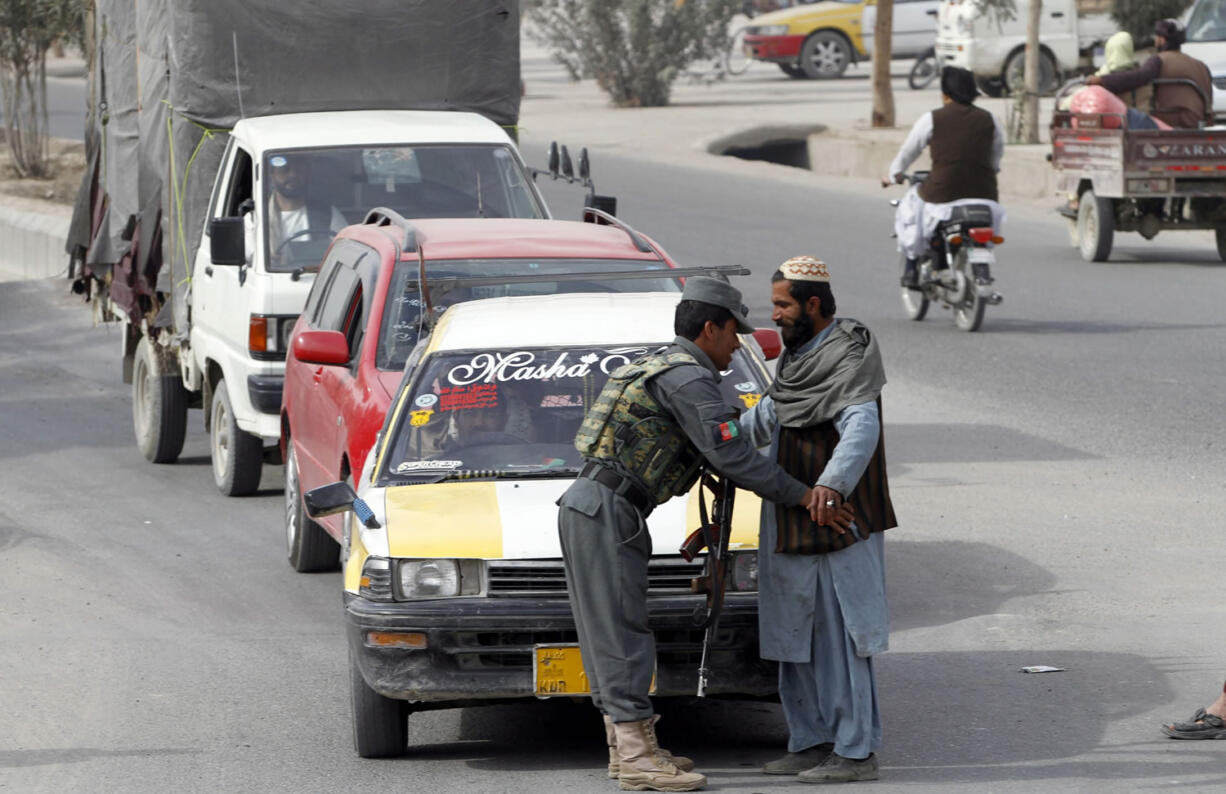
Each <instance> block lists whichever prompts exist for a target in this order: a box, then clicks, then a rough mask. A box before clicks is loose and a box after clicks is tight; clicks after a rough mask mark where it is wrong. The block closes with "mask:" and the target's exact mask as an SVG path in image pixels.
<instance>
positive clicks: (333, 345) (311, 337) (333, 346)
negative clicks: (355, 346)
mask: <svg viewBox="0 0 1226 794" xmlns="http://www.w3.org/2000/svg"><path fill="white" fill-rule="evenodd" d="M291 349H292V350H293V353H294V358H296V359H298V360H299V361H301V362H302V363H304V364H323V365H329V366H331V365H337V364H340V365H345V364H348V363H349V342H348V340H346V339H345V335H344V334H342V333H341V332H340V331H300V332H299V333H298V334H296V335H295V336H294V341H293V343H292V344H291Z"/></svg>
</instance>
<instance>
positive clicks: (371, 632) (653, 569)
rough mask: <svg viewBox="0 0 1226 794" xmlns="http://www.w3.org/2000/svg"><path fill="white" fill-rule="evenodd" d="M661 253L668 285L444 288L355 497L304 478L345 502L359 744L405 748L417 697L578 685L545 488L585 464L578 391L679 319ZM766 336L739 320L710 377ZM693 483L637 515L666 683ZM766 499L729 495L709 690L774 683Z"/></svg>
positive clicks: (678, 624)
mask: <svg viewBox="0 0 1226 794" xmlns="http://www.w3.org/2000/svg"><path fill="white" fill-rule="evenodd" d="M661 272H662V275H665V278H662V279H659V280H658V282H657V283H659V282H662V283H661V285H660V286H659V287H656V289H657V290H659V289H667V290H669V291H656V292H637V293H635V292H606V293H567V294H550V293H557V292H558V290H557V287H556V286H553V285H551V284H549V283H547V282H534V283H529V284H527V285H520V288H521V289H522V288H523V287H525V286H526V287H531V288H532V289H533V290H536V291H538V292H539V294H532V295H525V294H523V293H522V292H520V293H519V294H512V295H510V296H507V297H487V298H481V299H476V300H471V301H467V302H463V303H457V304H455V305H453V306H451V307H449V308H448V309H447V310H446V311H445V312H444V313H443V314H442V316H441V317H440V318H439V320H438V322H437V324H436V325H435V326H434V328H433V330H432V331H431V332H430V334H429V336H428V337H426V338H425V339H423V340H422V341H421V342H419V343H418V346H417V348H416V349H415V351H414V353H413V354H412V355H411V356H410V358H409V361H408V363H407V364H406V367H405V376H404V379H403V381H402V382H401V385H400V388H399V390H398V393H397V395H396V397H395V399H394V400H393V402H392V407H391V409H390V410H389V411H388V416H387V420H386V422H385V424H384V426H383V430H382V431H381V433H380V436H379V439H378V440H377V441H376V443H375V446H374V448H373V450H372V452H371V454H370V456H369V458H368V460H367V463H366V466H365V468H364V470H363V472H362V476H361V477H360V478H359V481H358V485H357V493H356V498H355V493H354V491H353V490H352V489H351V488H350V487H349V486H348V485H346V484H345V483H335V484H333V485H327V486H323V487H322V488H318V489H314V490H312V491H311V492H309V493H307V494H306V505H307V510H308V511H309V512H310V514H311V515H312V516H320V515H327V514H328V512H329V511H331V512H332V513H336V512H339V511H341V510H346V509H351V510H352V513H351V514H350V516H349V520H348V521H347V522H346V531H345V535H346V537H345V544H344V546H345V552H344V554H345V562H344V607H345V626H346V633H347V635H348V645H349V659H350V662H349V663H350V686H351V702H352V706H353V735H354V743H355V749H356V750H357V752H358V754H359V755H361V756H363V757H368V758H369V757H384V756H395V755H401V754H403V753H404V752H405V751H406V746H407V741H408V716H409V714H410V712H412V711H419V710H423V709H434V708H447V707H456V706H464V705H470V704H477V703H491V702H497V701H499V700H507V699H513V698H517V699H526V698H546V697H559V696H561V697H576V696H583V695H584V694H585V692H586V691H587V683H586V679H585V677H584V675H583V668H582V665H581V662H580V657H579V653H578V639H577V635H576V632H575V626H574V621H573V619H572V617H571V611H570V605H569V601H568V599H567V590H566V577H565V573H564V570H563V566H562V553H561V546H560V543H559V540H558V527H557V513H558V508H557V506H556V501H557V499H558V497H559V496H561V494H562V492H563V491H565V490H566V488H567V487H568V486H569V485H570V484H571V482H572V481H573V480H574V478H575V477H576V476H577V475H578V473H579V470H580V467H581V466H582V465H583V459H582V457H581V456H580V455H579V453H578V452H577V451H576V449H575V447H574V443H573V442H574V437H575V433H576V432H577V431H578V429H579V425H580V423H581V422H582V420H583V415H584V411H585V406H587V405H588V404H590V402H591V401H592V400H594V399H595V397H596V396H597V395H598V394H599V393H600V391H601V389H602V388H603V386H604V384H605V381H606V380H607V379H608V375H609V373H610V372H612V371H613V370H614V369H616V368H617V367H618V366H621V365H622V364H625V363H628V362H629V361H632V360H633V359H635V358H638V357H639V356H641V355H644V354H646V353H648V352H650V351H652V350H655V349H657V348H659V347H661V346H662V345H664V344H667V343H669V342H671V341H672V339H673V336H674V334H673V330H672V323H673V315H674V310H675V308H676V305H677V301H678V300H679V299H680V294H679V293H678V292H677V291H675V290H676V281H675V280H673V279H671V278H668V277H667V276H668V275H671V274H672V273H677V272H680V271H669V270H667V269H665V270H662V271H661ZM639 283H640V284H641V283H642V282H639ZM638 288H639V289H641V288H642V287H641V286H640V287H638ZM625 289H627V290H630V289H634V287H631V286H629V284H628V285H627V286H626V287H625ZM762 335H767V336H765V337H763V336H762ZM757 338H762V339H764V341H766V342H767V344H768V347H772V348H774V350H773V351H772V352H777V350H778V345H779V342H778V340H779V337H778V333H777V332H776V331H775V330H774V329H770V330H760V331H758V332H757V334H756V335H755V336H753V337H750V336H746V337H744V338H743V340H742V341H743V346H742V348H741V349H740V350H738V351H736V353H735V354H734V357H733V360H732V363H731V364H730V365H729V368H728V370H727V371H726V372H724V373H723V378H722V381H721V389H723V391H724V397H725V399H726V401H727V402H729V403H730V404H734V405H737V406H740V407H742V408H745V407H748V406H752V405H753V404H754V403H756V402H757V401H758V400H759V399H760V398H761V395H762V393H763V392H764V391H765V389H766V386H767V384H768V383H769V380H768V375H767V370H766V365H765V358H766V354H764V353H763V352H762V347H761V346H760V345H759V344H758V342H757ZM330 489H331V493H329V490H330ZM698 493H699V491H698V489H697V488H695V489H694V491H693V492H691V493H690V494H689V495H688V497H677V498H675V499H672V500H671V501H669V502H666V503H664V504H662V505H660V506H659V507H657V508H656V510H655V511H654V512H652V514H651V516H650V517H649V518H648V521H647V524H648V528H649V530H650V532H651V537H652V544H653V548H654V555H653V556H652V558H651V561H650V563H649V566H648V577H649V590H648V613H649V616H650V621H651V626H652V629H653V631H654V632H655V635H656V675H655V687H654V690H653V691H654V693H655V694H657V695H660V696H669V695H693V694H694V693H695V687H696V684H697V672H698V664H699V659H700V658H701V649H702V641H703V633H704V632H703V630H702V629H701V628H699V627H698V625H697V622H696V620H695V616H696V610H699V609H701V608H703V607H704V606H705V604H706V600H705V596H702V595H694V594H693V593H692V592H691V590H690V580H691V578H693V577H695V576H699V575H700V574H701V571H702V563H701V560H698V559H696V560H694V561H693V562H687V561H686V560H685V559H684V558H683V557H682V556H681V555H680V553H679V549H680V546H681V544H682V542H683V540H684V539H685V537H686V535H687V534H688V533H689V531H691V530H693V529H695V528H697V527H698V526H699V525H700V524H699V511H698V498H699V497H698ZM760 507H761V502H760V500H759V499H758V498H757V497H756V496H754V494H752V493H749V492H742V493H741V494H740V495H739V498H738V499H737V500H736V507H735V510H734V513H733V526H732V535H731V543H730V549H731V550H732V563H731V572H730V574H729V575H728V578H727V580H726V581H727V593H726V598H725V602H724V608H723V613H722V616H721V618H720V622H719V628H718V631H717V632H715V635H714V637H713V639H712V642H711V649H710V651H711V652H710V656H709V659H708V667H709V669H710V671H711V672H710V677H709V680H708V684H707V693H708V694H709V695H714V696H721V695H723V696H737V697H747V696H748V697H755V696H756V697H772V696H774V693H775V691H776V675H777V673H776V669H775V665H774V663H773V662H766V661H763V660H762V659H761V658H759V656H758V623H757V546H758V515H759V510H760Z"/></svg>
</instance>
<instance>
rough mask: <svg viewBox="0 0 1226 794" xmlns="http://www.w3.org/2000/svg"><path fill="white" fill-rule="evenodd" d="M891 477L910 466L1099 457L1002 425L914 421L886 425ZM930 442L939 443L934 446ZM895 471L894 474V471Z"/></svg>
mask: <svg viewBox="0 0 1226 794" xmlns="http://www.w3.org/2000/svg"><path fill="white" fill-rule="evenodd" d="M885 436H886V445H887V448H888V449H889V455H888V460H889V465H890V474H891V476H898V475H900V474H902V473H903V471H904V470H903V469H901V468H898V467H900V466H902V465H904V464H909V463H985V462H987V463H1002V462H1012V461H1060V460H1090V459H1093V458H1096V457H1098V456H1097V455H1092V454H1090V453H1088V452H1085V451H1083V450H1080V449H1076V448H1074V447H1069V446H1066V445H1064V444H1061V443H1059V442H1056V441H1051V440H1050V439H1046V438H1042V437H1040V436H1036V435H1032V434H1030V433H1023V432H1021V431H1019V430H1014V429H1013V428H1010V427H1004V426H1002V425H981V424H967V423H950V424H935V423H926V422H913V423H903V424H893V423H890V422H889V421H888V420H887V422H886V426H885ZM933 439H940V441H941V443H939V444H934V443H933ZM896 469H897V471H896Z"/></svg>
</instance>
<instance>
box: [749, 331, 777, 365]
mask: <svg viewBox="0 0 1226 794" xmlns="http://www.w3.org/2000/svg"><path fill="white" fill-rule="evenodd" d="M753 338H754V340H755V341H756V342H757V343H758V347H760V348H762V357H763V358H765V359H766V360H767V361H774V360H775V359H777V358H779V354H780V353H782V352H783V337H781V336H779V332H778V331H776V330H775V329H774V328H759V329H757V330H756V331H754V332H753Z"/></svg>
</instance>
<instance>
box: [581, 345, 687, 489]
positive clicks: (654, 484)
mask: <svg viewBox="0 0 1226 794" xmlns="http://www.w3.org/2000/svg"><path fill="white" fill-rule="evenodd" d="M697 363H698V362H697V361H695V360H694V357H693V356H691V355H690V354H688V353H666V354H662V355H650V356H644V357H643V358H640V359H638V360H637V361H632V362H630V363H629V364H625V365H623V366H620V367H618V368H617V369H615V370H613V374H612V375H610V376H609V382H608V383H606V384H605V387H604V389H603V390H602V391H601V392H600V396H599V397H597V398H596V402H595V403H594V404H593V405H592V406H591V408H589V409H588V412H587V415H586V416H584V417H583V424H582V425H581V426H580V427H579V432H578V434H576V435H575V449H577V450H579V452H580V453H581V454H582V455H583V456H584V457H587V458H594V459H596V460H609V461H617V462H618V463H619V464H621V466H622V467H623V468H624V469H625V470H626V471H628V472H630V473H631V474H633V475H634V476H635V477H637V478H638V479H639V480H641V481H642V482H643V484H644V485H646V486H647V490H648V492H650V494H651V497H652V499H654V500H655V502H656V504H663V503H664V502H667V501H668V500H669V499H671V498H672V497H674V496H678V495H681V494H684V493H688V492H689V490H690V488H691V487H692V486H693V485H694V481H695V480H697V479H698V470H699V468H700V467H701V466H702V462H703V458H702V455H701V454H700V453H699V452H698V449H697V447H695V446H694V445H693V443H691V442H690V439H689V437H688V436H686V435H685V432H684V431H683V430H682V429H681V427H680V425H678V424H677V423H676V422H675V421H674V420H673V417H672V416H670V415H669V414H668V413H667V412H666V411H665V410H664V409H663V407H662V406H661V405H660V403H659V402H658V401H657V400H656V399H655V398H654V397H652V396H651V393H650V392H648V391H647V388H646V387H647V381H648V379H649V378H651V377H652V376H654V375H658V374H660V373H661V372H664V371H665V370H668V369H672V368H673V367H676V366H679V365H681V364H697Z"/></svg>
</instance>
